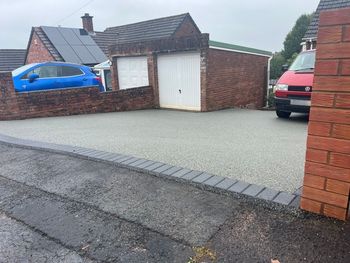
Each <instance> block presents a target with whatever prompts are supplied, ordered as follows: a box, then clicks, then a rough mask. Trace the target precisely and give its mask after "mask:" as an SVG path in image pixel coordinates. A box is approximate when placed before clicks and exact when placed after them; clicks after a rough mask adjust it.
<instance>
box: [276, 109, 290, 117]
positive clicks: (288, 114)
mask: <svg viewBox="0 0 350 263" xmlns="http://www.w3.org/2000/svg"><path fill="white" fill-rule="evenodd" d="M276 114H277V116H278V118H283V119H288V118H289V117H290V115H291V114H292V113H291V112H288V111H280V110H276Z"/></svg>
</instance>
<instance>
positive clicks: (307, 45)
mask: <svg viewBox="0 0 350 263" xmlns="http://www.w3.org/2000/svg"><path fill="white" fill-rule="evenodd" d="M343 7H350V0H321V1H320V3H319V4H318V7H317V9H316V12H315V14H314V16H313V18H312V21H311V23H310V25H309V27H308V29H307V31H306V33H305V35H304V37H303V42H302V43H301V45H302V47H303V48H302V49H303V50H311V49H316V45H317V33H318V24H319V21H320V12H321V11H325V10H330V9H337V8H343Z"/></svg>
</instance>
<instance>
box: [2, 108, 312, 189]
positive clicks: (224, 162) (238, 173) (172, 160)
mask: <svg viewBox="0 0 350 263" xmlns="http://www.w3.org/2000/svg"><path fill="white" fill-rule="evenodd" d="M0 132H1V133H3V134H7V135H11V136H15V137H20V138H24V139H33V140H39V141H45V142H52V143H59V144H60V143H61V144H69V145H74V146H83V147H87V148H93V149H97V150H104V151H109V152H117V153H122V154H127V155H134V156H136V157H141V158H146V159H150V160H154V161H160V162H164V163H169V164H172V165H176V166H181V167H185V168H190V169H193V170H200V171H206V172H209V173H212V174H216V175H222V176H226V177H232V178H235V179H239V180H242V181H246V182H248V183H254V184H258V185H262V186H267V187H270V188H273V189H276V190H282V191H287V192H294V191H295V190H296V189H297V188H299V187H300V186H301V185H302V179H303V170H304V158H305V148H306V134H307V119H306V118H305V116H303V115H293V117H292V118H291V119H289V120H281V119H278V118H276V116H275V113H274V112H270V111H254V110H238V109H234V110H224V111H216V112H209V113H193V112H181V111H168V110H144V111H133V112H117V113H106V114H94V115H80V116H67V117H55V118H40V119H29V120H19V121H2V122H0Z"/></svg>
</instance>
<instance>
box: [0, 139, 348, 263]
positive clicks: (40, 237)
mask: <svg viewBox="0 0 350 263" xmlns="http://www.w3.org/2000/svg"><path fill="white" fill-rule="evenodd" d="M286 209H287V208H283V207H279V206H275V205H273V204H272V203H265V202H262V201H257V200H252V199H247V198H246V197H244V196H239V195H237V196H228V195H222V194H217V193H212V192H208V191H204V190H200V189H197V188H195V187H193V186H190V185H186V184H182V183H178V182H175V181H170V180H166V179H162V178H158V177H154V176H151V175H148V174H142V173H139V172H133V171H129V170H127V169H124V168H118V167H115V166H113V165H110V164H105V163H99V162H95V161H89V160H82V159H79V158H74V157H69V156H65V155H61V154H53V153H48V152H42V151H38V150H28V149H21V148H12V147H8V146H4V145H1V144H0V262H36V263H37V262H38V263H40V262H135V263H136V262H137V263H139V262H150V263H152V262H157V263H158V262H170V263H171V262H181V263H183V262H191V261H190V258H192V259H195V258H196V259H197V261H192V262H194V263H197V262H213V260H214V259H215V260H216V262H243V263H244V262H270V260H271V258H277V259H279V260H280V261H281V262H291V263H293V262H298V263H300V262H321V263H322V262H335V263H337V262H339V263H340V262H342V263H343V262H349V261H350V236H349V232H350V224H346V223H342V222H339V221H334V220H331V219H327V218H321V217H318V216H313V215H310V214H307V213H302V212H300V211H299V212H298V211H293V210H286Z"/></svg>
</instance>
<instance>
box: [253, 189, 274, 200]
mask: <svg viewBox="0 0 350 263" xmlns="http://www.w3.org/2000/svg"><path fill="white" fill-rule="evenodd" d="M278 193H279V191H276V190H273V189H270V188H265V189H264V191H262V192H261V193H260V194H258V195H257V198H261V199H264V200H267V201H272V200H273V199H274V198H275V197H276V196H277V195H278Z"/></svg>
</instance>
